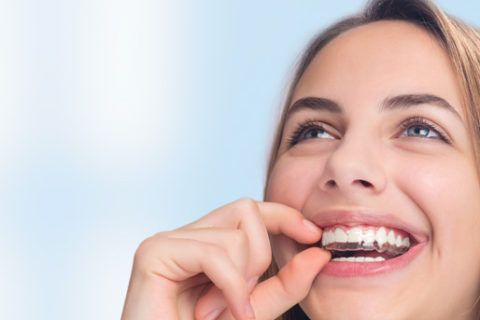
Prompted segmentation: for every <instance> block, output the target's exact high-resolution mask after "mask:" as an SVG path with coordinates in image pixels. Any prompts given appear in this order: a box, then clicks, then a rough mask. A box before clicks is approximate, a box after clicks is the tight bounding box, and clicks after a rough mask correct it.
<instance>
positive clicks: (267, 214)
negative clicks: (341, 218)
mask: <svg viewBox="0 0 480 320" xmlns="http://www.w3.org/2000/svg"><path fill="white" fill-rule="evenodd" d="M252 213H254V214H257V215H260V217H258V218H257V219H259V220H257V221H258V222H259V221H262V222H263V224H264V225H265V226H266V229H267V231H268V232H269V233H272V234H279V233H283V234H285V235H287V236H289V237H290V238H293V239H294V240H296V241H298V242H301V243H313V242H315V241H318V240H319V238H320V228H318V227H317V226H316V225H315V224H313V223H312V222H310V221H308V220H306V219H305V218H304V217H303V215H302V213H301V212H300V211H298V210H296V209H294V208H291V207H289V206H286V205H283V204H280V203H275V202H261V201H255V200H252V199H248V198H244V199H240V200H237V201H234V202H232V203H229V204H227V205H225V206H223V207H220V208H218V209H216V210H214V211H212V212H211V213H209V214H208V215H206V216H205V217H203V218H202V219H200V220H197V221H195V222H193V223H191V224H189V225H187V226H185V227H184V228H209V227H226V228H228V227H230V228H236V229H239V228H240V227H241V226H242V223H243V222H244V221H245V219H246V218H249V217H251V214H252ZM259 224H260V225H262V224H261V223H259Z"/></svg>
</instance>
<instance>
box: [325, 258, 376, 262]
mask: <svg viewBox="0 0 480 320" xmlns="http://www.w3.org/2000/svg"><path fill="white" fill-rule="evenodd" d="M332 261H348V262H378V261H385V258H384V257H375V258H373V257H338V258H333V259H332Z"/></svg>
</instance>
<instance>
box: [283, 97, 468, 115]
mask: <svg viewBox="0 0 480 320" xmlns="http://www.w3.org/2000/svg"><path fill="white" fill-rule="evenodd" d="M420 104H431V105H435V106H437V107H440V108H442V109H445V110H448V111H450V112H451V113H453V114H454V115H455V116H457V117H458V118H459V119H460V120H462V117H461V116H460V114H458V112H457V111H456V110H455V109H454V108H453V107H452V106H451V105H450V104H449V103H448V102H447V101H446V100H445V99H443V98H440V97H438V96H436V95H432V94H404V95H398V96H394V97H390V98H386V99H385V100H383V102H382V103H381V105H380V111H390V110H397V109H406V108H409V107H414V106H417V105H420ZM303 109H310V110H316V111H328V112H332V113H338V114H341V113H343V110H342V108H341V107H340V105H339V104H338V103H336V102H335V101H333V100H330V99H327V98H321V97H305V98H301V99H298V100H297V101H295V102H294V103H293V104H292V105H291V106H290V108H288V111H287V119H288V118H289V117H290V116H291V115H292V114H294V113H297V112H299V111H300V110H303Z"/></svg>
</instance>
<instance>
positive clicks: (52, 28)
mask: <svg viewBox="0 0 480 320" xmlns="http://www.w3.org/2000/svg"><path fill="white" fill-rule="evenodd" d="M363 2H364V1H359V0H356V1H353V0H349V1H235V2H230V1H213V0H210V1H193V0H190V1H187V0H182V1H173V0H172V1H154V0H151V1H148V0H83V1H70V0H57V1H54V0H44V1H34V0H11V1H2V2H0V181H1V182H2V183H1V184H0V240H1V241H0V254H1V257H2V259H1V262H0V318H1V319H118V318H119V317H120V313H121V309H122V305H123V301H124V297H125V292H126V289H127V285H128V279H129V274H130V269H131V263H132V259H133V254H134V251H135V249H136V247H137V246H138V244H139V243H140V242H141V241H142V239H144V238H146V237H148V236H150V235H152V234H154V233H155V232H158V231H161V230H166V229H172V228H176V227H179V226H181V225H183V224H185V223H187V222H190V221H192V220H195V219H197V218H199V217H200V216H202V215H204V214H206V213H208V212H209V211H210V210H212V209H214V208H216V207H218V206H220V205H223V204H225V203H227V202H230V201H233V200H235V199H237V198H239V197H244V196H248V197H252V198H255V199H261V198H262V188H263V183H264V174H265V167H266V160H267V154H268V146H269V143H270V141H271V138H272V135H273V128H274V127H275V119H276V117H277V113H278V106H279V105H280V102H281V101H282V98H283V95H284V94H285V87H286V84H287V82H288V79H289V76H290V74H291V71H292V70H293V65H294V62H295V61H296V59H297V57H298V55H299V53H300V52H301V50H302V48H303V47H304V46H305V44H306V43H307V42H308V40H309V39H310V38H311V37H312V36H313V35H314V34H315V33H316V32H317V31H318V30H320V29H322V28H323V27H325V26H326V25H328V24H330V23H331V22H333V21H334V20H337V19H338V18H339V17H341V16H344V15H346V14H348V13H353V12H355V11H356V10H357V9H358V8H360V7H361V5H362V3H363ZM438 3H439V4H440V5H441V6H442V7H444V8H445V9H447V10H448V11H449V12H451V13H453V14H455V15H457V16H460V17H462V18H463V19H465V20H466V21H469V22H473V23H475V22H476V21H477V19H478V18H479V14H478V12H480V2H477V1H447V0H444V1H438Z"/></svg>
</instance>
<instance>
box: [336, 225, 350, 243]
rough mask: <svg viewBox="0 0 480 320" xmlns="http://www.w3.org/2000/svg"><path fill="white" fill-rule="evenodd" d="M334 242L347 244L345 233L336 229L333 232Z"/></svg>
mask: <svg viewBox="0 0 480 320" xmlns="http://www.w3.org/2000/svg"><path fill="white" fill-rule="evenodd" d="M335 242H340V243H345V242H347V233H346V232H345V231H343V229H340V228H337V229H336V230H335Z"/></svg>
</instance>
